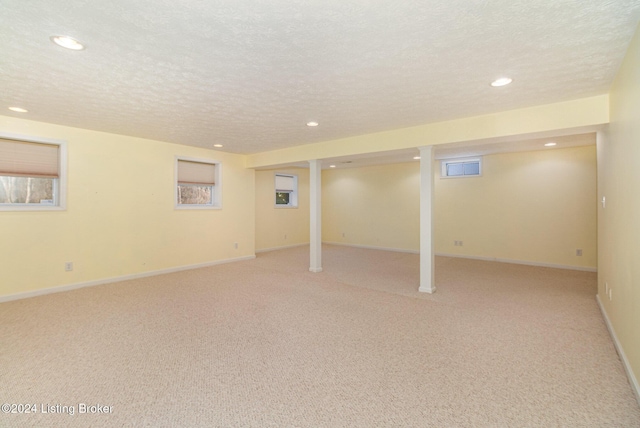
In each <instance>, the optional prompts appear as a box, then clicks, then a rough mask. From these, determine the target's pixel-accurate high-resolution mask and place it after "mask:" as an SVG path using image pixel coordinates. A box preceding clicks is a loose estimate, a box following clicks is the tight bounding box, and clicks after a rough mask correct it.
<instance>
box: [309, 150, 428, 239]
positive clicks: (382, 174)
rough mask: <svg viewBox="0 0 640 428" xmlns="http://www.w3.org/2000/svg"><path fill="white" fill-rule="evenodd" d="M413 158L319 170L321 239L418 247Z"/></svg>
mask: <svg viewBox="0 0 640 428" xmlns="http://www.w3.org/2000/svg"><path fill="white" fill-rule="evenodd" d="M418 167H419V165H418V163H417V162H414V163H401V164H391V165H381V166H370V167H362V168H344V169H339V168H336V169H331V170H324V171H323V172H322V240H323V242H333V243H341V244H349V245H364V246H370V247H381V248H392V249H396V250H408V251H418V249H419V247H420V234H419V230H420V197H419V195H420V171H419V169H418Z"/></svg>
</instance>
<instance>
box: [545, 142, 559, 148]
mask: <svg viewBox="0 0 640 428" xmlns="http://www.w3.org/2000/svg"><path fill="white" fill-rule="evenodd" d="M555 145H556V143H547V144H545V145H544V146H545V147H553V146H555Z"/></svg>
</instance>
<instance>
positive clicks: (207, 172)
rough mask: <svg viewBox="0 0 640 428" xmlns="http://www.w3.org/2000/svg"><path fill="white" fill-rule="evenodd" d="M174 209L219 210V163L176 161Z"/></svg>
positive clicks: (189, 159)
mask: <svg viewBox="0 0 640 428" xmlns="http://www.w3.org/2000/svg"><path fill="white" fill-rule="evenodd" d="M175 189H176V208H187V209H188V208H221V192H220V189H221V185H220V163H219V162H216V161H210V160H205V159H191V158H180V157H179V158H177V159H176V187H175Z"/></svg>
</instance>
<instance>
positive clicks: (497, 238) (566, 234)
mask: <svg viewBox="0 0 640 428" xmlns="http://www.w3.org/2000/svg"><path fill="white" fill-rule="evenodd" d="M482 161H483V165H482V169H483V171H482V176H481V177H469V178H440V168H436V170H437V172H436V174H437V177H436V180H435V194H436V199H435V223H434V224H435V242H434V244H435V248H436V251H437V252H438V253H445V254H458V255H465V256H477V257H492V258H497V259H505V260H515V261H526V262H533V263H540V264H557V265H562V266H574V267H579V268H594V269H595V268H596V266H597V246H596V244H597V240H596V235H597V229H596V227H597V226H596V222H597V220H596V148H595V146H585V147H575V148H568V149H550V150H542V151H533V152H523V153H505V154H497V155H491V156H484V157H483V160H482ZM455 241H462V246H456V245H454V242H455ZM578 249H580V250H582V256H577V255H576V250H578Z"/></svg>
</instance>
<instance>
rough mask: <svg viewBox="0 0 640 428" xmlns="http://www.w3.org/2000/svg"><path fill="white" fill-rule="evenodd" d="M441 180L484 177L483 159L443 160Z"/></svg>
mask: <svg viewBox="0 0 640 428" xmlns="http://www.w3.org/2000/svg"><path fill="white" fill-rule="evenodd" d="M441 162H442V173H441V175H440V177H441V178H454V177H474V176H475V177H477V176H480V175H482V159H480V158H474V159H450V160H443V161H441Z"/></svg>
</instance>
